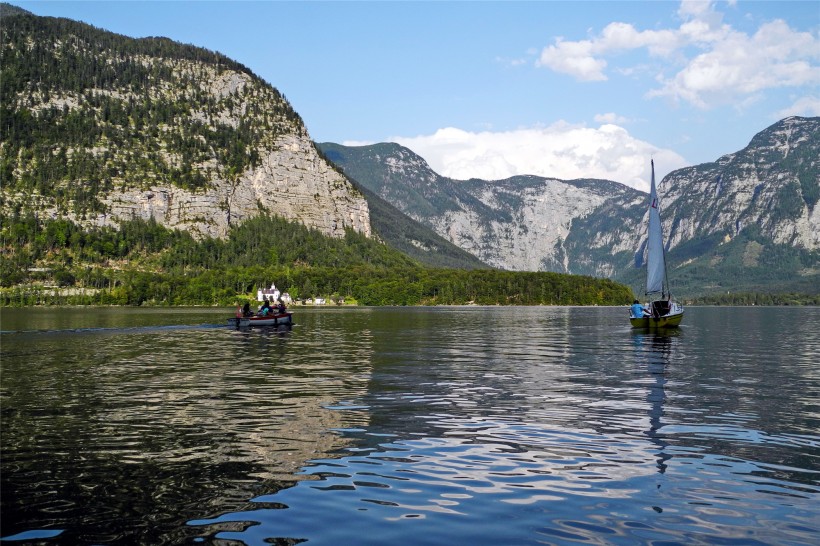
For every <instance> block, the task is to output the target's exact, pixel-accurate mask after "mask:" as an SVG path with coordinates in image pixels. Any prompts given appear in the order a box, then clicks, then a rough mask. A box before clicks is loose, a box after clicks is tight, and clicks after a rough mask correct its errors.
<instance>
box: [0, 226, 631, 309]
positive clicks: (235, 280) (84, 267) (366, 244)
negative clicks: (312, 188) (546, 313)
mask: <svg viewBox="0 0 820 546" xmlns="http://www.w3.org/2000/svg"><path fill="white" fill-rule="evenodd" d="M0 236H2V249H3V252H2V254H1V255H0V279H2V297H0V303H2V305H6V306H26V305H40V304H79V305H89V304H97V305H234V304H236V303H240V302H243V301H247V300H249V299H251V298H253V297H255V293H256V289H257V288H259V287H261V286H266V285H268V284H270V283H271V282H276V284H277V286H278V287H279V288H280V289H282V290H283V291H287V292H289V293H290V295H291V296H292V297H293V298H295V299H302V300H304V299H308V298H312V297H325V298H330V299H332V300H336V301H338V300H339V299H344V300H345V301H346V302H348V303H351V302H355V303H358V304H361V305H452V304H455V305H460V304H467V303H475V304H478V305H621V304H627V303H629V301H630V300H631V298H632V292H631V290H630V289H629V288H627V287H626V286H624V285H621V284H618V283H615V282H613V281H610V280H607V279H596V278H593V277H583V276H573V275H564V274H559V273H520V272H519V273H515V272H507V271H498V270H490V269H484V270H471V271H466V270H460V269H446V268H430V267H424V266H422V265H421V264H419V263H418V262H416V261H414V260H413V259H411V258H409V257H407V256H406V255H404V254H402V253H400V252H398V251H396V250H393V249H391V248H390V247H388V246H386V245H384V244H381V243H379V242H377V241H374V240H372V239H368V238H367V237H365V236H363V235H361V234H358V233H355V232H353V231H349V232H348V233H347V235H346V236H345V238H344V239H336V238H330V237H325V236H323V235H321V234H319V233H318V232H316V231H314V230H310V229H308V228H306V227H304V226H302V225H300V224H295V223H291V222H287V221H286V220H283V219H281V218H277V217H272V216H266V215H265V216H260V217H258V218H255V219H253V220H249V221H247V222H245V223H244V224H242V225H241V226H239V227H237V228H235V229H234V230H233V231H232V232H231V234H230V236H229V237H228V238H227V239H225V240H221V239H207V238H206V239H203V240H196V239H194V238H193V237H191V236H190V235H189V234H188V233H186V232H182V231H179V230H173V231H172V230H168V229H166V228H164V227H162V226H161V225H159V224H157V223H155V222H151V221H148V222H146V221H142V220H133V221H129V222H125V223H124V224H122V226H121V227H120V229H119V230H117V229H113V228H97V229H93V230H88V231H84V230H83V229H81V228H80V227H78V226H77V225H76V224H74V223H72V222H70V221H67V220H51V219H38V218H37V217H36V216H33V215H20V214H17V215H10V216H6V217H3V218H2V219H0ZM55 264H56V265H55Z"/></svg>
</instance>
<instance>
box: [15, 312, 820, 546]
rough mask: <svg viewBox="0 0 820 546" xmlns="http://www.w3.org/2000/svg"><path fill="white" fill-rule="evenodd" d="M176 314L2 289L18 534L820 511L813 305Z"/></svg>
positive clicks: (498, 533)
mask: <svg viewBox="0 0 820 546" xmlns="http://www.w3.org/2000/svg"><path fill="white" fill-rule="evenodd" d="M12 311H13V310H12ZM57 312H62V313H67V314H70V313H89V311H88V310H57ZM110 313H114V311H110ZM124 313H126V312H124ZM128 313H131V314H128ZM165 313H166V314H163V311H162V310H150V311H144V312H143V313H136V312H132V311H128V312H127V313H126V314H127V316H125V318H123V317H121V316H117V317H111V316H109V317H107V318H106V321H107V324H111V323H112V322H117V323H118V324H117V325H115V326H106V327H105V328H95V327H94V326H93V319H92V318H89V316H88V315H82V316H79V317H77V318H76V320H74V321H73V322H75V323H82V324H83V329H82V330H81V331H72V330H66V329H60V328H57V329H54V327H53V318H49V319H47V320H50V321H51V322H45V323H44V324H47V325H46V326H44V327H38V326H37V322H36V320H35V319H36V316H35V317H34V318H31V317H28V319H26V318H25V317H23V318H19V317H17V318H14V319H13V320H18V321H22V323H25V320H29V321H30V322H31V321H33V324H30V325H29V326H27V327H19V328H14V329H13V330H14V331H8V330H9V328H8V327H7V324H10V323H13V321H7V320H6V311H5V310H4V316H3V328H4V334H3V338H2V351H3V359H2V427H3V445H2V462H3V472H2V524H3V525H2V528H3V530H2V535H3V537H5V538H7V539H8V538H15V536H17V537H20V536H23V537H25V536H28V537H29V538H30V539H32V540H36V541H38V542H42V543H47V544H77V543H102V542H105V543H123V544H126V543H153V544H179V543H189V542H191V541H193V542H195V543H203V542H206V543H220V544H242V543H244V544H269V543H280V544H285V543H295V542H299V541H302V540H309V541H310V543H311V544H400V543H406V542H412V543H415V544H454V543H470V544H536V543H554V544H563V543H574V542H587V543H608V544H612V543H622V544H634V543H650V542H664V541H667V542H677V543H692V542H717V541H719V540H738V541H746V542H754V541H758V542H760V543H765V544H811V543H813V541H814V539H815V538H816V536H817V533H818V531H820V527H819V526H818V524H817V521H818V516H820V510H819V509H818V508H817V506H818V502H817V501H818V492H820V482H818V475H820V468H818V459H817V452H818V451H817V448H818V446H820V437H818V435H817V430H818V429H820V426H818V425H820V422H818V421H819V420H820V417H818V415H817V413H816V411H813V409H812V408H815V407H816V394H817V392H818V386H820V377H818V376H817V373H816V371H815V366H814V360H815V359H816V355H817V354H820V334H818V331H820V329H818V328H817V326H820V311H819V310H817V309H813V308H792V309H759V308H753V309H725V308H692V309H690V310H688V314H687V325H686V326H685V327H682V328H681V329H680V330H679V331H671V332H661V333H656V332H642V331H633V330H632V329H630V328H629V326H628V322H627V321H626V320H625V318H626V310H625V309H617V308H472V307H469V308H435V309H415V308H412V309H401V308H385V309H381V308H377V309H370V308H357V309H324V310H304V311H299V312H298V314H297V317H296V322H297V324H296V326H294V327H293V329H292V330H283V331H278V330H273V331H269V330H246V331H243V330H239V331H237V330H232V329H229V328H226V327H223V326H221V322H222V319H223V318H224V317H223V315H224V313H225V311H222V312H215V311H212V310H201V309H200V310H187V311H181V310H168V311H166V312H165ZM220 313H221V314H220ZM796 315H797V316H796ZM729 318H731V321H729V320H728V319H729ZM43 320H46V319H45V318H44V319H43ZM61 322H62V323H66V322H68V323H71V322H72V320H70V317H68V318H66V317H65V316H64V317H62V318H61ZM794 322H798V323H801V324H803V325H804V326H807V327H808V326H811V325H814V328H810V329H809V330H810V331H808V332H807V331H805V330H803V331H801V332H800V333H797V332H793V331H791V330H790V329H789V328H788V327H787V325H788V324H789V323H794ZM217 323H220V324H217ZM730 323H731V324H733V325H737V326H736V327H735V328H734V330H730V329H728V328H727V327H726V325H727V324H730ZM19 533H28V535H20V534H19Z"/></svg>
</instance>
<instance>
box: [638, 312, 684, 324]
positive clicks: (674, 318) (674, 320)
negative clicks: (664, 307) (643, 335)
mask: <svg viewBox="0 0 820 546" xmlns="http://www.w3.org/2000/svg"><path fill="white" fill-rule="evenodd" d="M682 320H683V311H680V312H679V313H670V314H668V315H664V316H662V317H638V318H635V317H629V322H631V323H632V327H633V328H677V327H678V326H679V325H680V323H681V321H682Z"/></svg>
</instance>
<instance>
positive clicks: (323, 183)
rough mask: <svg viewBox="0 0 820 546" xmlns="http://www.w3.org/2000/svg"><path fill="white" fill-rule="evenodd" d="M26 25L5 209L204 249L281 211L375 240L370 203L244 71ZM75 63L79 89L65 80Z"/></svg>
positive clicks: (48, 23) (8, 55) (102, 36)
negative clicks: (187, 238)
mask: <svg viewBox="0 0 820 546" xmlns="http://www.w3.org/2000/svg"><path fill="white" fill-rule="evenodd" d="M19 17H21V19H19V20H18V21H17V22H18V23H19V24H12V25H9V26H8V29H6V28H5V27H4V32H3V34H2V36H0V38H2V43H0V46H2V47H0V49H2V51H4V57H3V63H4V65H3V66H4V76H5V75H9V76H8V77H9V78H10V79H11V80H12V81H10V82H8V83H9V85H8V86H7V87H8V88H9V89H13V90H14V92H12V93H7V94H4V96H3V97H0V100H2V103H3V104H2V106H3V108H4V110H3V111H4V112H6V111H8V112H11V113H12V115H13V116H16V117H15V119H18V118H19V119H20V120H28V121H27V122H26V123H18V124H17V125H16V126H15V127H16V130H17V131H18V132H17V133H15V134H14V135H11V136H8V137H6V135H0V156H4V157H6V158H11V161H9V162H7V163H5V164H4V165H5V166H6V173H5V174H6V175H7V176H6V177H4V184H3V185H2V186H0V208H2V209H4V212H8V211H10V210H15V211H19V212H21V213H26V212H28V211H32V212H34V213H35V214H37V215H38V216H39V217H40V218H43V217H51V218H67V219H70V220H72V221H74V222H76V223H79V224H81V225H85V226H112V227H117V226H118V225H119V224H121V223H122V222H124V221H128V220H131V219H144V220H147V219H153V220H155V221H156V222H157V223H159V224H161V225H163V226H165V227H168V228H172V229H182V230H186V231H189V232H190V233H191V234H192V235H194V236H195V237H200V238H201V237H217V238H224V237H226V236H227V234H228V232H229V230H230V229H231V227H233V226H237V225H239V224H241V223H242V222H244V221H245V220H247V219H249V218H252V217H254V216H257V215H260V214H273V215H277V216H280V217H283V218H285V219H287V220H292V221H296V222H299V223H302V224H304V225H305V226H307V227H309V228H312V229H316V230H318V231H319V232H321V233H323V234H325V235H328V236H333V237H341V236H343V235H344V233H345V231H346V230H348V229H352V230H354V231H356V232H359V233H362V234H364V235H366V236H370V235H371V226H370V213H369V209H368V205H367V202H366V200H365V198H364V196H363V195H362V193H361V192H360V191H359V190H357V189H356V188H355V187H354V186H353V184H352V183H351V182H350V181H349V180H348V179H347V178H346V177H345V175H343V174H342V173H340V172H339V171H337V170H335V169H334V168H333V166H332V165H330V164H329V163H328V162H327V161H326V160H325V159H324V158H323V157H322V156H321V155H320V154H319V153H318V151H317V149H316V148H315V146H314V144H313V142H312V141H311V139H310V136H309V135H308V132H307V130H306V128H305V127H304V124H303V122H302V120H301V118H300V117H299V115H298V114H297V113H296V112H294V110H293V108H292V107H291V105H290V104H289V103H288V101H287V100H286V99H285V97H284V95H282V94H281V93H280V92H279V91H278V90H277V89H275V88H274V87H272V86H271V85H270V84H269V83H267V82H265V81H264V80H262V79H261V78H259V77H257V76H255V75H254V74H253V73H252V72H250V71H249V70H248V69H247V68H246V67H244V66H242V65H240V64H239V63H237V62H236V61H233V60H231V59H228V58H226V57H224V56H223V55H221V54H219V53H216V52H212V51H208V50H203V49H200V48H196V47H194V46H187V45H183V44H178V43H175V42H172V41H170V40H167V39H162V38H146V39H132V38H128V37H125V36H118V35H113V34H111V33H107V32H105V31H102V30H99V29H95V28H93V27H90V26H89V25H85V24H84V23H79V22H69V21H56V20H54V19H52V18H41V17H35V16H31V15H30V14H28V15H20V16H19ZM6 30H7V32H6ZM35 45H36V47H35ZM66 59H70V60H71V63H72V65H71V70H68V72H71V74H72V75H73V76H72V81H70V82H68V81H66V78H65V77H64V76H62V75H61V74H63V72H61V71H60V70H58V69H55V67H63V66H64V65H65V63H66V62H68V61H66ZM75 65H76V66H79V67H81V69H75V68H74V66H75ZM21 74H24V75H26V74H27V75H28V76H27V77H26V78H23V77H22V76H21ZM15 78H17V79H15Z"/></svg>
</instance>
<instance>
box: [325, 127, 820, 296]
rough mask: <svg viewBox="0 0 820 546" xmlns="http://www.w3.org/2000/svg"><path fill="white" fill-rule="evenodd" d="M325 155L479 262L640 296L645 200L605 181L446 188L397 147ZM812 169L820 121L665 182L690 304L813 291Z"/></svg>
mask: <svg viewBox="0 0 820 546" xmlns="http://www.w3.org/2000/svg"><path fill="white" fill-rule="evenodd" d="M320 147H321V148H322V149H323V151H324V152H325V154H327V156H328V157H329V158H330V159H331V160H333V161H334V162H336V163H337V164H338V165H339V166H340V167H342V168H343V169H344V171H345V172H346V173H347V174H348V175H350V176H351V177H352V178H353V179H355V180H357V181H359V182H360V183H361V184H363V185H364V186H365V187H367V188H368V189H370V190H372V191H374V192H375V193H377V194H378V195H380V196H382V197H383V198H384V199H386V200H388V201H389V202H391V203H392V204H393V205H394V206H396V207H397V208H399V209H400V210H402V211H403V212H405V213H406V214H408V215H409V216H411V217H413V218H415V219H417V220H418V221H420V222H422V223H424V224H426V225H429V226H430V227H432V228H433V229H434V230H435V231H436V232H437V233H439V234H440V235H442V236H444V237H445V238H447V239H449V240H450V241H452V242H454V243H456V244H457V245H459V246H460V247H462V248H464V249H466V250H468V251H469V252H471V253H472V254H474V255H476V256H478V257H480V258H481V259H482V260H483V261H485V262H486V263H489V264H492V265H494V266H496V267H500V268H503V269H510V270H542V271H543V270H547V271H558V272H567V273H575V274H586V275H596V276H606V277H612V278H616V279H619V280H623V281H626V282H629V283H631V284H632V285H633V287H634V289H635V290H636V292H640V282H641V281H640V276H641V266H642V265H643V253H644V248H645V241H646V206H647V203H646V200H647V196H646V194H643V193H641V192H638V191H636V190H633V189H631V188H628V187H626V186H624V185H622V184H618V183H616V182H611V181H603V180H571V181H565V180H556V179H549V178H541V177H536V176H518V177H514V178H510V179H507V180H498V181H486V180H465V181H459V180H452V179H448V178H445V177H441V176H439V175H438V174H436V173H435V172H433V171H432V169H430V167H429V166H428V165H427V163H426V162H425V161H424V160H423V159H422V158H420V157H418V156H416V155H415V154H413V152H411V151H410V150H408V149H406V148H403V147H401V146H399V145H396V144H377V145H373V146H365V147H344V146H339V145H336V144H330V143H327V144H321V145H320ZM819 158H820V118H799V117H791V118H787V119H784V120H782V121H780V122H778V123H776V124H774V125H772V126H771V127H769V128H767V129H765V130H763V131H761V132H760V133H759V134H758V135H756V136H755V137H754V138H753V139H752V140H751V142H750V143H749V146H747V147H746V148H744V149H743V150H741V151H739V152H737V153H734V154H729V155H726V156H723V157H721V158H719V159H718V160H717V161H715V162H714V163H706V164H702V165H696V166H693V167H689V168H686V169H680V170H678V171H674V172H672V173H670V174H669V175H668V176H666V177H665V178H664V179H663V180H662V181H660V183H659V186H658V192H659V195H660V200H661V209H662V219H663V226H664V233H665V234H666V239H667V251H668V254H667V263H668V264H669V266H670V277H672V279H673V281H677V283H678V286H679V287H683V288H684V290H691V291H692V292H696V293H703V292H709V291H719V290H724V289H732V290H735V289H744V290H800V291H804V292H816V291H817V290H818V288H817V286H818V285H820V246H819V245H820V211H818V207H817V201H818V199H820V189H819V188H820V159H819ZM647 161H648V159H647ZM673 284H674V282H673Z"/></svg>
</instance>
